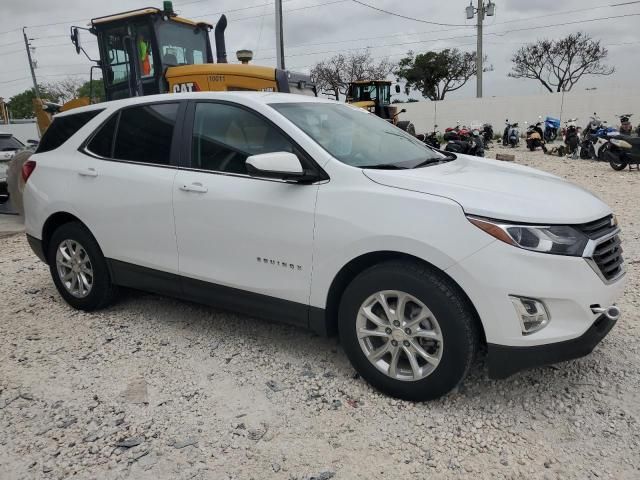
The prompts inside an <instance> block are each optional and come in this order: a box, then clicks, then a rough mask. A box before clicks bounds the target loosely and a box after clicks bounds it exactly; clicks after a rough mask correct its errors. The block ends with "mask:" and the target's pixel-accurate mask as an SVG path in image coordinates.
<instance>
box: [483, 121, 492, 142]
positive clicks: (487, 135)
mask: <svg viewBox="0 0 640 480" xmlns="http://www.w3.org/2000/svg"><path fill="white" fill-rule="evenodd" d="M482 140H483V141H484V145H485V147H487V148H488V147H489V144H490V143H493V125H491V124H490V123H485V124H484V125H482Z"/></svg>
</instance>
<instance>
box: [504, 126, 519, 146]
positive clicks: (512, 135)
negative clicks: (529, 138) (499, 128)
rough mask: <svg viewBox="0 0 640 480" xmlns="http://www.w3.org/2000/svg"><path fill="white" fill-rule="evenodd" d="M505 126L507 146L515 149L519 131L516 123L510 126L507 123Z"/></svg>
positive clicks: (517, 143)
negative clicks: (506, 129) (506, 128)
mask: <svg viewBox="0 0 640 480" xmlns="http://www.w3.org/2000/svg"><path fill="white" fill-rule="evenodd" d="M507 126H508V127H509V129H508V132H507V145H510V146H511V148H515V147H517V146H518V145H519V144H520V130H519V129H518V122H514V123H512V124H509V123H508V122H507Z"/></svg>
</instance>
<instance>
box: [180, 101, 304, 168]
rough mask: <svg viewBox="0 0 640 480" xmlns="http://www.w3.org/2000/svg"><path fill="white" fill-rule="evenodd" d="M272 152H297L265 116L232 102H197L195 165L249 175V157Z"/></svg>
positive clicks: (193, 160)
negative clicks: (247, 164) (247, 161)
mask: <svg viewBox="0 0 640 480" xmlns="http://www.w3.org/2000/svg"><path fill="white" fill-rule="evenodd" d="M272 152H294V147H293V145H292V144H291V142H290V141H289V140H288V139H287V138H285V136H284V135H283V134H282V133H281V132H280V131H279V130H278V129H276V127H274V126H273V125H271V124H269V123H268V122H267V121H266V120H265V119H263V118H262V117H260V116H258V115H256V114H255V113H252V112H250V111H248V110H245V109H243V108H240V107H236V106H233V105H227V104H221V103H199V104H197V105H196V112H195V119H194V125H193V138H192V166H193V167H194V168H200V169H203V170H214V171H220V172H230V173H240V174H246V173H247V167H246V164H245V162H246V160H247V157H249V156H251V155H258V154H261V153H272Z"/></svg>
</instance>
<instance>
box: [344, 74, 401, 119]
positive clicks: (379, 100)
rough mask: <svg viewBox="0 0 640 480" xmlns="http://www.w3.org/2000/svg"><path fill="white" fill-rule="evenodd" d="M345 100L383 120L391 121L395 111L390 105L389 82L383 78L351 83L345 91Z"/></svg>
mask: <svg viewBox="0 0 640 480" xmlns="http://www.w3.org/2000/svg"><path fill="white" fill-rule="evenodd" d="M347 102H348V103H351V104H354V105H355V106H358V107H361V108H365V109H367V110H369V111H370V112H371V113H375V114H376V115H377V116H379V117H380V118H383V119H385V120H390V121H391V120H392V119H393V115H394V113H395V108H392V107H390V105H391V82H388V81H384V80H380V81H370V80H365V81H358V82H353V83H351V84H350V85H349V90H348V91H347ZM392 110H393V111H392Z"/></svg>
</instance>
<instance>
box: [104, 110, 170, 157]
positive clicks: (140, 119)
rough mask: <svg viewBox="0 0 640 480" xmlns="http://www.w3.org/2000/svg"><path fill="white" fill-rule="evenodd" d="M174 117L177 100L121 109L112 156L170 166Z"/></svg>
mask: <svg viewBox="0 0 640 480" xmlns="http://www.w3.org/2000/svg"><path fill="white" fill-rule="evenodd" d="M177 116H178V103H160V104H153V105H141V106H137V107H130V108H126V109H124V110H121V112H120V121H119V122H118V127H117V132H116V140H115V148H114V152H113V158H115V159H118V160H131V161H134V162H144V163H155V164H158V165H169V163H170V158H171V138H172V137H173V129H174V127H175V124H176V118H177ZM96 153H97V152H96Z"/></svg>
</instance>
